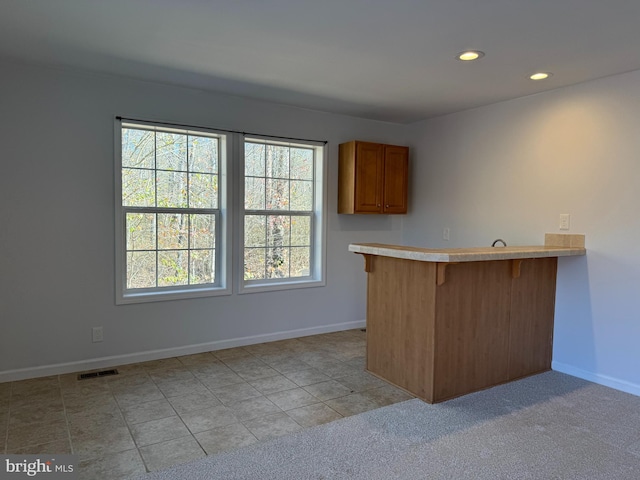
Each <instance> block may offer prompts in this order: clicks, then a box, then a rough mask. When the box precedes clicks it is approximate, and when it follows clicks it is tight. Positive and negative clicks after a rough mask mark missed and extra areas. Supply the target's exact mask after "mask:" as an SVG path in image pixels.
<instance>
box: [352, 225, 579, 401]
mask: <svg viewBox="0 0 640 480" xmlns="http://www.w3.org/2000/svg"><path fill="white" fill-rule="evenodd" d="M349 251H351V252H354V253H359V254H362V255H364V257H365V271H366V272H367V370H368V371H369V372H371V373H373V374H375V375H377V376H378V377H380V378H382V379H384V380H386V381H388V382H390V383H392V384H394V385H397V386H399V387H401V388H403V389H405V390H407V391H408V392H410V393H412V394H413V395H415V396H417V397H418V398H421V399H423V400H425V401H427V402H429V403H436V402H441V401H444V400H447V399H450V398H453V397H457V396H460V395H465V394H467V393H471V392H474V391H477V390H481V389H484V388H488V387H491V386H494V385H498V384H501V383H505V382H508V381H511V380H515V379H518V378H522V377H525V376H528V375H533V374H535V373H540V372H543V371H546V370H549V369H550V368H551V354H552V341H553V316H554V308H555V289H556V269H557V263H558V257H561V256H574V255H585V254H586V250H585V248H584V235H560V234H547V235H546V236H545V245H544V246H532V247H482V248H452V249H439V250H435V249H426V248H413V247H402V246H394V245H381V244H367V243H358V244H351V245H350V246H349Z"/></svg>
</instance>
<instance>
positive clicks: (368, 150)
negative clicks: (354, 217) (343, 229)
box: [355, 142, 384, 213]
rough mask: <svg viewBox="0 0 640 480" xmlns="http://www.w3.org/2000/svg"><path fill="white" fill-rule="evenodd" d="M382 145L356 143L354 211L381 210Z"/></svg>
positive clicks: (370, 211) (373, 211) (378, 211)
mask: <svg viewBox="0 0 640 480" xmlns="http://www.w3.org/2000/svg"><path fill="white" fill-rule="evenodd" d="M383 167H384V145H382V144H380V143H367V142H358V143H357V144H356V169H355V170H356V182H355V183H356V188H355V212H356V213H381V212H382V181H383V175H384V168H383Z"/></svg>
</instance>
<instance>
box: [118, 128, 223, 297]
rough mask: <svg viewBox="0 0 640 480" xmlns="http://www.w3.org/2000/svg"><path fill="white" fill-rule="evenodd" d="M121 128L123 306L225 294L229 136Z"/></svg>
mask: <svg viewBox="0 0 640 480" xmlns="http://www.w3.org/2000/svg"><path fill="white" fill-rule="evenodd" d="M120 127H121V128H120V145H119V148H120V153H121V155H120V156H119V157H120V165H119V167H120V168H119V169H116V170H117V176H118V177H119V178H118V180H119V181H117V184H118V186H119V187H120V191H119V192H118V195H117V196H118V197H119V200H120V202H119V204H120V205H119V208H118V209H117V211H116V213H117V215H116V216H117V219H116V230H117V236H116V243H117V247H116V248H117V257H118V258H117V274H118V276H119V277H120V278H119V281H118V282H117V284H118V285H117V290H118V300H119V301H118V303H128V302H137V301H145V300H156V299H170V298H182V297H185V296H202V295H211V294H215V293H217V292H218V293H219V292H221V291H224V290H225V289H224V286H225V285H224V283H225V282H224V265H225V263H226V262H225V258H224V256H223V255H224V252H225V248H224V239H223V232H224V231H225V228H224V225H225V222H226V218H225V216H224V214H225V211H224V208H223V207H224V204H225V199H224V195H223V194H224V192H225V186H224V177H225V176H224V173H225V160H224V159H225V157H226V155H225V153H226V137H225V136H224V135H221V134H216V133H211V132H204V131H193V130H186V129H175V128H171V129H169V128H163V127H158V126H154V125H153V124H146V123H126V122H123V123H122V124H121V125H120ZM117 148H118V146H117ZM160 296H162V298H159V297H160Z"/></svg>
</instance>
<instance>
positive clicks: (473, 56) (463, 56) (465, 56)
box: [456, 50, 484, 62]
mask: <svg viewBox="0 0 640 480" xmlns="http://www.w3.org/2000/svg"><path fill="white" fill-rule="evenodd" d="M482 57H484V52H481V51H480V50H467V51H466V52H460V53H459V54H457V55H456V58H457V59H458V60H463V61H465V62H468V61H470V60H477V59H479V58H482Z"/></svg>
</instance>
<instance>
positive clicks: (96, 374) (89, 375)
mask: <svg viewBox="0 0 640 480" xmlns="http://www.w3.org/2000/svg"><path fill="white" fill-rule="evenodd" d="M108 375H118V370H116V369H115V368H112V369H111V370H102V371H100V372H89V373H80V374H78V380H86V379H87V378H98V377H106V376H108Z"/></svg>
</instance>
